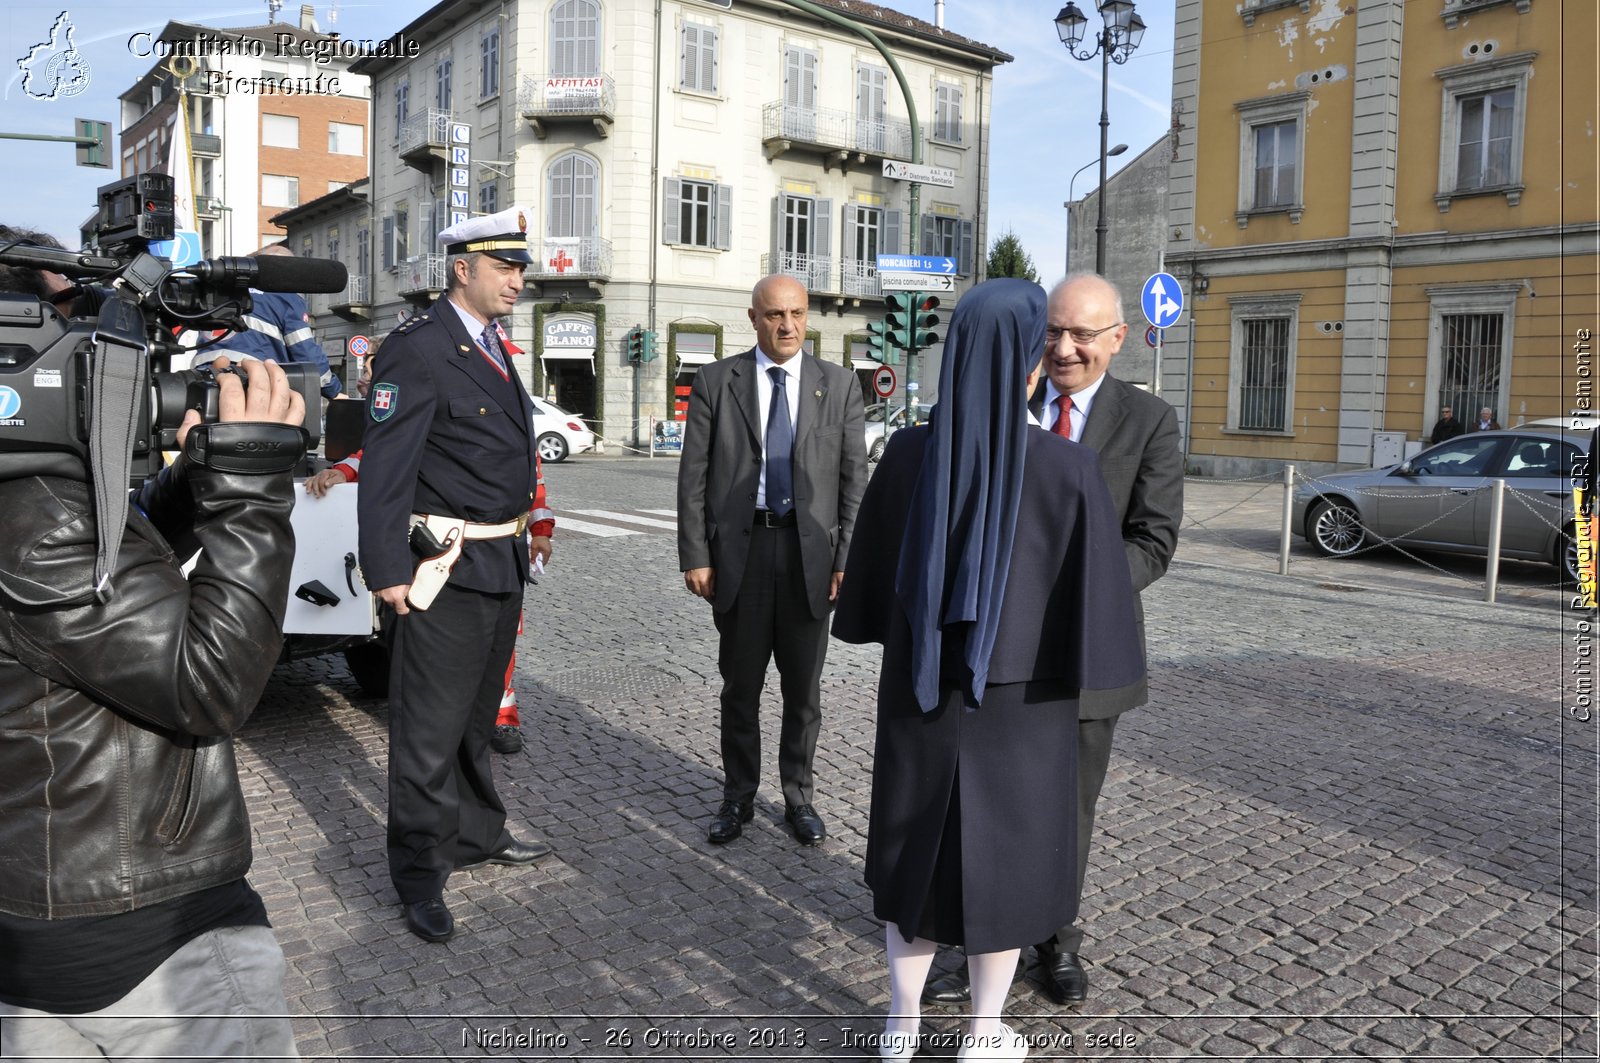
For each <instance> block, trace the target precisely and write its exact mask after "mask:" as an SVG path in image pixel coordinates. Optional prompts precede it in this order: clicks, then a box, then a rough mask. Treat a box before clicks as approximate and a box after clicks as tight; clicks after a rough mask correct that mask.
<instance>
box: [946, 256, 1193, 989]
mask: <svg viewBox="0 0 1600 1063" xmlns="http://www.w3.org/2000/svg"><path fill="white" fill-rule="evenodd" d="M1127 334H1128V326H1127V323H1126V321H1125V320H1124V319H1123V314H1122V296H1121V293H1120V292H1118V291H1117V288H1116V286H1115V285H1113V284H1112V283H1111V282H1109V281H1107V280H1105V279H1104V278H1102V277H1099V276H1097V275H1096V274H1093V273H1075V274H1073V275H1071V276H1069V277H1068V278H1067V279H1066V280H1064V281H1062V282H1061V283H1060V284H1058V285H1056V286H1055V288H1054V289H1053V290H1052V291H1051V293H1050V304H1049V317H1048V323H1047V325H1046V328H1045V349H1044V368H1045V372H1046V374H1047V377H1048V378H1047V379H1046V380H1045V381H1043V382H1042V383H1041V384H1040V386H1039V388H1038V389H1037V390H1036V391H1035V392H1034V394H1033V399H1032V401H1030V403H1029V409H1030V410H1031V411H1032V412H1033V415H1034V417H1035V418H1036V419H1037V420H1038V422H1039V424H1040V425H1041V426H1042V427H1043V428H1044V429H1045V430H1046V431H1050V432H1055V433H1056V434H1057V435H1064V436H1067V437H1068V438H1070V439H1073V440H1075V441H1077V442H1079V443H1082V444H1083V445H1084V446H1087V447H1093V448H1094V449H1095V450H1096V451H1097V452H1098V453H1099V455H1100V471H1101V473H1102V475H1104V477H1105V481H1106V486H1107V487H1109V488H1110V489H1111V500H1112V502H1114V503H1115V504H1116V507H1117V516H1118V518H1119V519H1120V520H1121V522H1122V543H1123V547H1124V549H1125V550H1126V552H1127V556H1128V570H1129V572H1130V573H1131V574H1132V576H1133V589H1134V592H1135V602H1134V604H1135V609H1136V616H1137V618H1138V622H1139V638H1140V641H1141V643H1142V642H1143V641H1144V604H1143V602H1142V601H1140V600H1139V598H1138V595H1139V592H1142V591H1143V590H1144V589H1145V588H1146V587H1148V586H1150V584H1152V583H1154V582H1155V581H1156V580H1158V579H1160V578H1161V577H1162V576H1163V575H1164V574H1165V573H1166V571H1167V564H1168V563H1169V562H1170V561H1171V560H1172V554H1173V551H1174V550H1175V549H1176V548H1177V545H1178V526H1179V524H1180V523H1182V520H1183V452H1182V450H1181V448H1180V447H1179V444H1178V417H1177V414H1176V413H1174V412H1173V409H1172V407H1171V406H1170V405H1168V404H1167V403H1166V402H1165V401H1164V400H1162V399H1160V398H1157V397H1156V396H1154V395H1151V394H1150V393H1148V392H1146V391H1142V390H1140V389H1139V388H1136V387H1134V386H1133V385H1132V384H1127V383H1124V382H1123V381H1121V380H1118V379H1117V378H1116V377H1114V376H1112V375H1111V374H1110V373H1109V372H1107V369H1108V367H1109V366H1110V364H1111V357H1112V355H1114V354H1116V353H1117V351H1118V350H1119V349H1120V348H1121V347H1122V341H1123V339H1124V337H1126V336H1127ZM1063 400H1065V401H1064V402H1063ZM1146 656H1147V659H1148V654H1147V655H1146ZM1146 700H1147V695H1146V691H1145V683H1144V680H1140V681H1139V682H1138V683H1135V684H1134V685H1132V686H1129V687H1124V688H1121V689H1119V690H1085V691H1084V692H1083V694H1082V697H1081V698H1080V700H1079V702H1078V713H1079V721H1078V875H1077V881H1076V882H1073V883H1071V884H1070V887H1069V884H1068V883H1062V888H1063V889H1066V888H1071V889H1073V890H1074V891H1075V892H1076V893H1077V895H1078V897H1079V898H1080V899H1081V898H1082V896H1083V881H1084V876H1085V875H1086V874H1087V873H1088V869H1089V839H1090V837H1091V835H1092V834H1093V832H1094V817H1095V806H1096V804H1098V802H1099V800H1100V788H1101V786H1102V785H1103V784H1104V782H1105V778H1106V769H1107V767H1108V765H1109V763H1110V760H1111V736H1112V733H1113V732H1114V731H1115V730H1116V727H1117V720H1118V718H1119V717H1120V716H1121V714H1122V713H1123V712H1125V711H1127V710H1128V709H1131V708H1134V707H1136V706H1139V705H1143V704H1144V703H1145V701H1146ZM1082 942H1083V930H1082V928H1081V927H1079V926H1078V925H1077V924H1076V923H1072V924H1069V925H1067V926H1064V927H1062V928H1061V929H1059V930H1057V931H1056V932H1055V933H1054V934H1052V935H1051V936H1050V938H1049V939H1047V940H1045V941H1042V942H1039V943H1038V945H1037V946H1036V950H1037V952H1038V954H1039V962H1040V966H1041V968H1042V969H1043V972H1044V983H1045V988H1046V990H1047V991H1048V992H1049V993H1050V996H1051V997H1052V998H1053V999H1054V1000H1055V1001H1056V1003H1058V1004H1068V1003H1077V1002H1079V1001H1082V1000H1084V999H1086V998H1087V996H1088V991H1089V979H1088V976H1087V975H1086V974H1085V973H1084V970H1083V964H1082V963H1081V962H1080V961H1079V959H1078V948H1079V946H1080V945H1081V944H1082ZM1019 969H1020V968H1019ZM923 999H924V1001H926V1002H928V1003H957V1002H964V1001H966V1000H968V999H970V993H969V991H968V987H967V982H966V975H965V972H964V971H958V972H956V973H954V974H951V975H947V976H945V977H944V978H941V979H938V980H936V981H934V982H931V983H929V985H928V988H927V990H926V991H925V993H924V994H923Z"/></svg>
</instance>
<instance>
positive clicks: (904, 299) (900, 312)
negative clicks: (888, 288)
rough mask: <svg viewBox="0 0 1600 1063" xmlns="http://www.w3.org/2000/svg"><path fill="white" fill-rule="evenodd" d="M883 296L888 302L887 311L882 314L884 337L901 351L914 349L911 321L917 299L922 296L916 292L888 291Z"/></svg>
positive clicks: (913, 317)
mask: <svg viewBox="0 0 1600 1063" xmlns="http://www.w3.org/2000/svg"><path fill="white" fill-rule="evenodd" d="M884 298H885V299H886V300H887V301H888V303H889V312H888V313H887V314H885V315H884V316H883V322H884V325H885V326H886V328H885V332H884V338H885V339H886V340H887V341H888V342H889V343H892V344H893V345H894V346H896V347H898V348H900V349H901V350H902V351H911V350H915V349H916V344H915V343H914V342H913V340H912V331H913V329H912V322H913V321H915V319H916V318H915V315H916V308H917V301H918V300H919V299H921V298H922V297H921V296H920V295H919V294H918V293H916V292H890V293H889V294H888V295H886V296H885V297H884Z"/></svg>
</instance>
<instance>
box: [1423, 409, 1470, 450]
mask: <svg viewBox="0 0 1600 1063" xmlns="http://www.w3.org/2000/svg"><path fill="white" fill-rule="evenodd" d="M1464 432H1466V429H1465V428H1464V427H1462V425H1461V422H1460V421H1458V420H1456V414H1455V411H1454V410H1452V409H1451V408H1450V407H1448V406H1441V407H1439V419H1438V420H1437V421H1435V422H1434V423H1433V432H1432V434H1431V435H1430V436H1429V437H1428V442H1429V443H1443V442H1445V441H1446V440H1449V439H1454V438H1455V437H1456V436H1458V435H1461V434H1463V433H1464Z"/></svg>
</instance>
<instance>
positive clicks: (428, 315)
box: [389, 310, 433, 336]
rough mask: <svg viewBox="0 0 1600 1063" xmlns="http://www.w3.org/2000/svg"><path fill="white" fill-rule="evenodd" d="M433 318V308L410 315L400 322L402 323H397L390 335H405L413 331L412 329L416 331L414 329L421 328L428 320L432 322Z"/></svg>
mask: <svg viewBox="0 0 1600 1063" xmlns="http://www.w3.org/2000/svg"><path fill="white" fill-rule="evenodd" d="M432 320H433V312H432V311H431V310H424V311H423V312H422V313H420V314H412V315H411V316H410V317H408V318H406V319H405V320H404V321H402V322H400V324H398V325H396V326H395V327H394V331H393V332H391V333H390V334H389V335H391V336H404V335H405V334H406V333H408V332H412V331H414V330H416V329H418V328H421V327H422V326H423V325H425V324H427V323H428V322H430V321H432Z"/></svg>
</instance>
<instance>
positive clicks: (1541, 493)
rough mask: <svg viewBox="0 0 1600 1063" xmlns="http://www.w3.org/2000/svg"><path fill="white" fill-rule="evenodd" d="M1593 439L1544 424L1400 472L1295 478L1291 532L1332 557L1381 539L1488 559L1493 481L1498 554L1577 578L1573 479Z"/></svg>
mask: <svg viewBox="0 0 1600 1063" xmlns="http://www.w3.org/2000/svg"><path fill="white" fill-rule="evenodd" d="M1592 438H1593V436H1592V434H1591V433H1590V432H1585V431H1575V430H1572V429H1570V428H1564V427H1562V426H1559V425H1549V424H1544V425H1535V424H1527V425H1522V426H1521V427H1519V428H1507V429H1501V430H1499V431H1493V432H1471V433H1469V434H1467V435H1464V436H1457V437H1456V438H1455V439H1451V440H1449V441H1447V442H1444V443H1440V444H1438V445H1437V446H1433V447H1430V448H1428V449H1427V450H1424V451H1423V452H1422V453H1420V454H1418V455H1417V456H1416V457H1414V458H1412V459H1411V460H1410V461H1406V462H1402V463H1401V464H1399V465H1389V466H1386V467H1384V468H1378V469H1366V470H1363V471H1360V472H1338V473H1330V474H1328V475H1325V476H1319V477H1316V478H1313V479H1305V480H1301V481H1300V482H1298V483H1297V484H1296V485H1295V494H1294V526H1295V528H1296V529H1297V530H1298V531H1299V532H1300V534H1301V535H1303V536H1304V537H1305V538H1306V541H1307V542H1309V543H1310V544H1311V545H1312V546H1313V547H1315V548H1316V550H1317V551H1318V552H1319V553H1322V554H1325V555H1328V556H1330V557H1349V556H1350V555H1352V554H1355V553H1357V552H1358V551H1360V550H1362V549H1363V548H1364V547H1367V546H1370V545H1375V544H1378V543H1382V542H1388V541H1395V542H1399V543H1403V544H1404V545H1405V546H1407V547H1423V548H1426V549H1430V550H1443V551H1449V552H1451V553H1462V554H1477V555H1479V556H1486V555H1487V554H1488V547H1489V517H1490V509H1491V505H1492V496H1493V491H1492V486H1493V484H1492V481H1494V480H1496V479H1503V480H1505V481H1506V496H1505V506H1504V515H1503V518H1502V522H1501V540H1500V554H1501V556H1502V557H1511V558H1520V559H1523V560H1528V561H1547V562H1549V563H1551V564H1554V565H1557V566H1559V567H1560V568H1562V569H1563V570H1564V571H1565V572H1566V575H1567V578H1568V579H1576V578H1577V557H1578V552H1577V544H1576V542H1575V540H1574V539H1573V535H1572V528H1573V524H1572V517H1573V509H1572V488H1573V486H1574V480H1573V475H1574V472H1575V471H1576V470H1581V469H1582V468H1583V463H1584V462H1585V460H1586V455H1587V454H1588V452H1589V447H1590V444H1591V440H1592Z"/></svg>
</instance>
